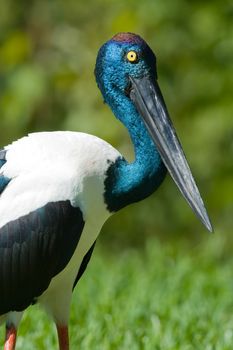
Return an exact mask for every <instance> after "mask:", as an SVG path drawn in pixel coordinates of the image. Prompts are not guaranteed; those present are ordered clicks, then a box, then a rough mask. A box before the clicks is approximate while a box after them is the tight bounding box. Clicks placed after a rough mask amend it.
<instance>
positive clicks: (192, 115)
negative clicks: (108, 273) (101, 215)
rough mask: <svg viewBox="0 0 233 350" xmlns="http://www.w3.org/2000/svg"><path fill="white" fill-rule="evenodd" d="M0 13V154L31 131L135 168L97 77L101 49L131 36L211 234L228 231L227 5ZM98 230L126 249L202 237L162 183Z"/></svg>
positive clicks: (50, 7)
mask: <svg viewBox="0 0 233 350" xmlns="http://www.w3.org/2000/svg"><path fill="white" fill-rule="evenodd" d="M0 13H1V16H0V91H1V95H0V146H3V145H5V144H7V143H9V142H11V141H12V140H14V139H16V138H19V137H21V136H23V135H25V134H27V133H28V132H32V131H40V130H58V129H60V130H77V131H83V132H88V133H93V134H96V135H98V136H99V137H102V138H104V139H106V140H107V141H108V142H110V143H112V144H113V145H114V146H115V147H117V148H118V149H120V150H121V152H122V153H123V154H124V155H126V156H127V157H128V158H129V159H132V157H133V154H132V148H131V146H130V141H129V138H128V135H127V132H126V131H125V130H124V127H123V126H121V125H120V123H119V122H117V121H116V120H115V119H114V118H113V116H112V115H111V111H110V110H109V109H108V107H107V106H105V105H104V104H103V103H102V98H101V96H100V93H99V91H98V89H97V87H96V84H95V80H94V75H93V70H94V65H95V57H96V53H97V50H98V48H99V47H100V46H101V45H102V43H103V42H105V41H106V40H108V39H109V38H110V37H111V36H112V35H114V34H115V33H116V32H119V31H132V32H136V33H138V34H140V35H141V36H142V37H144V38H145V39H146V40H147V42H148V43H149V44H150V46H151V47H152V48H153V50H155V52H156V53H157V58H158V74H159V81H160V85H161V88H162V90H163V94H164V96H165V99H166V102H167V105H168V107H169V110H170V114H171V116H172V118H173V121H174V124H175V125H176V128H177V130H178V134H179V135H180V138H181V140H182V144H183V146H184V149H185V150H186V154H187V157H188V159H189V161H190V164H191V167H192V169H193V173H194V174H195V177H196V179H197V182H198V184H199V187H200V190H201V193H202V195H203V198H204V199H205V202H206V203H207V208H208V210H209V214H210V216H211V218H212V220H213V224H214V227H215V230H216V231H218V230H221V234H225V233H227V232H230V231H232V227H233V219H232V215H233V98H232V88H233V40H232V37H233V26H232V23H233V4H232V1H230V0H225V1H224V2H223V1H220V0H212V1H205V2H203V1H199V0H195V1H194V0H193V1H185V0H177V1H173V0H157V1H154V0H145V1H133V0H128V1H122V0H118V1H116V0H109V1H107V0H87V1H76V0H67V1H62V0H57V1H52V0H50V1H48V0H40V1H39V0H34V1H30V2H28V1H26V0H21V1H19V2H15V1H13V0H2V1H1V2H0ZM22 157H23V155H22ZM104 231H105V233H106V234H105V235H103V240H105V241H106V242H114V243H117V242H119V244H120V245H121V246H123V244H124V243H125V244H126V243H131V244H135V243H142V242H143V241H144V239H145V237H148V236H150V235H154V233H156V234H158V235H160V237H167V238H169V237H170V238H171V237H172V236H174V237H175V239H177V238H178V237H180V236H181V237H182V236H183V237H186V236H187V237H192V239H195V237H197V239H201V235H200V233H199V232H201V231H204V229H203V228H202V227H201V226H200V224H199V223H198V221H197V219H196V218H195V217H194V215H193V213H192V212H191V210H190V209H189V208H188V207H187V205H186V203H185V202H184V200H183V199H182V198H181V195H180V194H179V193H178V191H177V189H176V187H175V185H174V184H173V182H172V181H171V180H170V179H167V180H166V181H165V183H164V185H163V186H162V187H161V189H159V191H158V192H156V193H155V194H154V195H153V196H151V197H150V198H149V199H147V200H145V201H143V202H142V203H139V204H136V205H133V206H130V207H129V208H126V209H124V210H123V211H122V212H120V213H118V214H116V215H115V216H114V217H113V218H112V219H111V226H110V225H109V224H107V225H106V226H105V228H104ZM106 231H108V232H106ZM110 231H111V232H110ZM197 232H198V235H197Z"/></svg>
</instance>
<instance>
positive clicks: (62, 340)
mask: <svg viewBox="0 0 233 350" xmlns="http://www.w3.org/2000/svg"><path fill="white" fill-rule="evenodd" d="M56 326H57V335H58V341H59V349H60V350H69V334H68V326H61V325H56ZM4 350H5V349H4Z"/></svg>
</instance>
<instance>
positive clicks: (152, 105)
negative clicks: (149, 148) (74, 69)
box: [95, 33, 212, 230]
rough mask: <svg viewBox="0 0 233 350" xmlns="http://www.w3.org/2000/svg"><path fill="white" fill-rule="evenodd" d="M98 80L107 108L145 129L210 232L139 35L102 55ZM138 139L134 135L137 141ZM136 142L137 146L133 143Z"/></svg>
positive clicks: (110, 44) (117, 41)
mask: <svg viewBox="0 0 233 350" xmlns="http://www.w3.org/2000/svg"><path fill="white" fill-rule="evenodd" d="M95 75H96V81H97V84H98V87H99V88H100V90H101V92H102V95H103V97H104V100H105V102H106V103H107V104H108V105H109V106H110V107H111V108H112V110H113V112H114V114H115V115H116V117H117V118H119V119H120V120H121V121H122V122H123V123H124V124H125V125H126V127H127V128H128V129H129V130H130V129H134V128H135V125H140V127H141V128H143V127H144V128H145V127H146V128H147V130H148V132H149V134H150V137H151V140H153V142H154V144H155V145H156V148H157V150H158V152H159V153H160V156H161V158H162V160H163V162H164V164H165V165H166V167H167V169H168V171H169V172H170V174H171V176H172V178H173V180H174V181H175V183H176V184H177V186H178V188H179V189H180V191H181V193H182V194H183V196H184V197H185V199H186V200H187V201H188V203H189V205H190V206H191V207H192V209H193V210H194V211H195V213H196V214H197V215H198V217H199V218H200V219H201V221H202V222H203V223H204V224H205V225H206V227H207V228H208V229H209V230H212V227H211V223H210V221H209V218H208V215H207V212H206V210H205V207H204V204H203V201H202V199H201V196H200V193H199V191H198V188H197V186H196V184H195V181H194V179H193V176H192V174H191V171H190V168H189V166H188V163H187V160H186V158H185V155H184V152H183V150H182V147H181V144H180V142H179V140H178V138H177V135H176V132H175V129H174V127H173V125H172V122H171V119H170V117H169V115H168V111H167V108H166V105H165V102H164V99H163V96H162V93H161V91H160V88H159V85H158V82H157V74H156V58H155V55H154V53H153V52H152V50H151V49H150V47H149V46H148V45H147V43H146V42H145V41H144V40H143V39H142V38H141V37H140V36H138V35H136V34H132V33H119V34H117V35H115V36H114V37H113V38H112V39H111V40H109V41H107V42H106V43H105V44H104V45H103V46H102V47H101V48H100V50H99V53H98V56H97V61H96V68H95ZM137 137H140V136H139V135H138V134H135V133H134V138H137ZM134 142H137V140H134Z"/></svg>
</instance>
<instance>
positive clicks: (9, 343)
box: [4, 325, 17, 350]
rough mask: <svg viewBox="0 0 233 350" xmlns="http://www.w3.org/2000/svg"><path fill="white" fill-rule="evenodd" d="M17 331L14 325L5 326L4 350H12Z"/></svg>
mask: <svg viewBox="0 0 233 350" xmlns="http://www.w3.org/2000/svg"><path fill="white" fill-rule="evenodd" d="M16 336H17V329H16V328H15V326H14V325H10V326H8V325H7V326H6V340H5V345H4V350H14V349H15V344H16Z"/></svg>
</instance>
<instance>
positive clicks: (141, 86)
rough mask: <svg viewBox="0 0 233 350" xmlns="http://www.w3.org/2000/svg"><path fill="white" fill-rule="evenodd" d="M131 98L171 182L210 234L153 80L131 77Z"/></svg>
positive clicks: (207, 219)
mask: <svg viewBox="0 0 233 350" xmlns="http://www.w3.org/2000/svg"><path fill="white" fill-rule="evenodd" d="M130 81H131V85H132V86H131V90H130V98H131V100H132V101H133V103H134V105H135V106H136V108H137V110H138V111H139V113H140V115H141V116H142V118H143V120H144V123H145V125H146V127H147V129H148V131H149V133H150V135H151V137H152V139H153V140H154V142H155V144H156V146H157V149H158V151H159V153H160V155H161V157H162V160H163V162H164V164H165V165H166V167H167V169H168V171H169V173H170V174H171V176H172V178H173V180H174V181H175V183H176V185H177V186H178V188H179V190H180V191H181V193H182V194H183V196H184V198H185V199H186V200H187V202H188V203H189V205H190V206H191V208H192V209H193V211H194V212H195V213H196V215H197V216H198V217H199V219H200V220H201V221H202V223H203V224H204V225H205V227H206V228H207V229H208V230H209V231H210V232H212V231H213V229H212V225H211V223H210V219H209V217H208V214H207V211H206V209H205V206H204V203H203V201H202V198H201V196H200V193H199V191H198V188H197V185H196V183H195V181H194V179H193V176H192V173H191V170H190V168H189V165H188V163H187V160H186V158H185V155H184V152H183V149H182V147H181V144H180V142H179V139H178V137H177V135H176V132H175V129H174V127H173V125H172V122H171V119H170V117H169V114H168V111H167V108H166V105H165V102H164V99H163V96H162V93H161V91H160V88H159V86H158V83H157V81H156V80H154V81H152V80H151V78H149V77H143V78H132V77H130Z"/></svg>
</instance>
